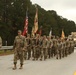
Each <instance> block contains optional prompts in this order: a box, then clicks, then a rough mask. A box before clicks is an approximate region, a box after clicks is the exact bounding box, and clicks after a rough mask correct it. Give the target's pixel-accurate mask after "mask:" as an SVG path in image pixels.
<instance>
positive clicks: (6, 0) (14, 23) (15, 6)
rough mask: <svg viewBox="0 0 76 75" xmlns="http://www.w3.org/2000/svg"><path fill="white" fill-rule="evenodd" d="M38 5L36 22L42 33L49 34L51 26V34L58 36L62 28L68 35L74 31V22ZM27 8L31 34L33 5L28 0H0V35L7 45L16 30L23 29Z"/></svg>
mask: <svg viewBox="0 0 76 75" xmlns="http://www.w3.org/2000/svg"><path fill="white" fill-rule="evenodd" d="M37 7H38V22H39V27H40V26H42V31H43V32H42V35H49V32H50V29H51V28H52V32H53V33H52V34H53V35H55V36H60V35H61V31H62V29H63V30H64V32H65V35H66V36H68V35H69V34H70V33H71V32H75V31H76V24H75V22H74V21H72V20H68V19H66V18H63V17H62V16H59V15H58V14H57V12H56V11H55V10H51V9H50V10H48V11H46V10H45V9H43V8H41V7H40V6H39V5H37ZM27 8H28V22H29V25H28V33H29V34H31V30H32V26H33V25H34V17H35V12H36V9H35V5H34V4H32V2H31V1H30V0H0V36H1V37H2V39H3V45H5V41H6V40H7V41H8V45H12V44H13V41H14V37H15V36H16V35H17V30H18V29H21V30H22V31H23V27H24V21H25V17H26V10H27Z"/></svg>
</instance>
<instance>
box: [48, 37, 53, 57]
mask: <svg viewBox="0 0 76 75" xmlns="http://www.w3.org/2000/svg"><path fill="white" fill-rule="evenodd" d="M47 39H48V40H47V50H48V57H49V58H50V57H51V49H52V46H53V43H52V41H51V37H50V36H48V37H47Z"/></svg>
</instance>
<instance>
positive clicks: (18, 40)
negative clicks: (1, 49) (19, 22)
mask: <svg viewBox="0 0 76 75" xmlns="http://www.w3.org/2000/svg"><path fill="white" fill-rule="evenodd" d="M21 34H22V32H21V30H18V36H16V37H15V40H14V46H13V49H14V67H13V70H15V69H16V68H17V60H18V59H20V68H19V69H22V68H23V58H24V50H25V43H26V41H25V37H24V36H22V35H21Z"/></svg>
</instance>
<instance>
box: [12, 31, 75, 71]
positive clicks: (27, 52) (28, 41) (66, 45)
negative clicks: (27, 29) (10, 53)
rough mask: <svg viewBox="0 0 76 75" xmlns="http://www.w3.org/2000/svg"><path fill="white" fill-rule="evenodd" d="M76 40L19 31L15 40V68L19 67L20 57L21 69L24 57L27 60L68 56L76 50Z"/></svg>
mask: <svg viewBox="0 0 76 75" xmlns="http://www.w3.org/2000/svg"><path fill="white" fill-rule="evenodd" d="M74 46H75V42H74V40H73V39H68V38H65V39H61V38H59V37H55V36H52V37H50V36H47V37H46V35H44V36H39V35H38V34H37V35H36V37H31V36H30V34H27V37H24V36H22V35H21V31H20V30H19V31H18V36H16V38H15V41H14V68H13V69H14V70H15V69H16V68H17V67H16V64H17V60H18V59H20V69H22V67H23V59H25V60H30V59H32V60H34V61H35V60H41V61H42V60H46V59H50V58H53V57H55V58H56V59H61V58H64V57H67V56H68V55H70V54H71V53H73V52H74Z"/></svg>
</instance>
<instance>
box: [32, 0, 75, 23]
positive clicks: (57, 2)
mask: <svg viewBox="0 0 76 75" xmlns="http://www.w3.org/2000/svg"><path fill="white" fill-rule="evenodd" d="M31 2H32V3H33V4H34V3H37V4H38V5H40V6H41V7H42V8H44V9H45V10H55V11H56V12H57V14H58V15H60V16H62V17H64V18H67V19H69V20H73V21H75V23H76V0H31Z"/></svg>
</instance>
